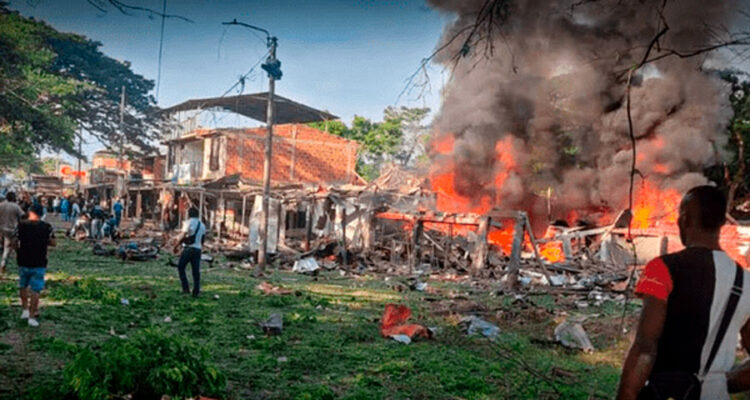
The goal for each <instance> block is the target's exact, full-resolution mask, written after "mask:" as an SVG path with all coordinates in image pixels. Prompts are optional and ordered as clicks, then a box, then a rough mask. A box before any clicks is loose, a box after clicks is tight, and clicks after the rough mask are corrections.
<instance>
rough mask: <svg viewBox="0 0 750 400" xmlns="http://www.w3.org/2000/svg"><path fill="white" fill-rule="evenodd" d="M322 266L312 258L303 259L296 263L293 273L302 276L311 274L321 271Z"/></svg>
mask: <svg viewBox="0 0 750 400" xmlns="http://www.w3.org/2000/svg"><path fill="white" fill-rule="evenodd" d="M319 269H320V266H319V265H318V262H317V261H315V259H314V258H312V257H307V258H303V259H301V260H297V261H295V262H294V267H292V271H293V272H299V273H301V274H311V273H314V272H315V271H317V270H319Z"/></svg>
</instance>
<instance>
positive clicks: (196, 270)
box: [175, 207, 206, 297]
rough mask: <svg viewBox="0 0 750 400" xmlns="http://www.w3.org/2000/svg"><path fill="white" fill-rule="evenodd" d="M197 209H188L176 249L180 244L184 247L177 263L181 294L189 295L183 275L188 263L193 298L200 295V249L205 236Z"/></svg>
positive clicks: (187, 285)
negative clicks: (191, 277)
mask: <svg viewBox="0 0 750 400" xmlns="http://www.w3.org/2000/svg"><path fill="white" fill-rule="evenodd" d="M198 215H199V213H198V209H197V208H195V207H190V209H189V210H188V220H187V221H185V223H184V224H183V227H182V233H181V234H180V236H179V237H178V239H177V245H176V246H175V250H177V247H178V246H179V245H180V244H182V245H183V246H184V248H183V250H182V254H181V255H180V261H179V262H178V263H177V271H178V272H179V274H180V283H181V284H182V292H183V293H185V294H188V293H190V285H189V284H188V280H187V275H186V274H185V268H186V267H187V264H188V263H190V266H191V267H192V272H193V297H198V295H199V294H200V287H201V286H200V281H201V270H200V266H201V247H202V244H203V238H204V237H205V236H206V225H205V224H204V223H202V222H201V221H200V219H199V218H198Z"/></svg>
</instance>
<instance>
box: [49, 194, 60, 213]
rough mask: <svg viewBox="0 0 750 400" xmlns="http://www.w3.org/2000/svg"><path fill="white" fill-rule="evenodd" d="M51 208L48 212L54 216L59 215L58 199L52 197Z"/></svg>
mask: <svg viewBox="0 0 750 400" xmlns="http://www.w3.org/2000/svg"><path fill="white" fill-rule="evenodd" d="M51 206H52V209H51V210H50V211H52V213H53V214H55V215H57V214H59V213H60V198H59V197H57V196H55V197H53V198H52V204H51Z"/></svg>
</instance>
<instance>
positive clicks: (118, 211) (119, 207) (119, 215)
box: [112, 197, 123, 228]
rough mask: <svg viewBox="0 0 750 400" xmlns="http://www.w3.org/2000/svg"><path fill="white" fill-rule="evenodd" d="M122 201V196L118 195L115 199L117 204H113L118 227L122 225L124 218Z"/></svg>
mask: <svg viewBox="0 0 750 400" xmlns="http://www.w3.org/2000/svg"><path fill="white" fill-rule="evenodd" d="M122 208H123V207H122V203H121V202H120V198H119V197H118V198H117V200H116V201H115V204H114V205H113V206H112V211H114V212H115V221H116V225H115V226H117V227H118V228H119V227H120V220H121V219H122Z"/></svg>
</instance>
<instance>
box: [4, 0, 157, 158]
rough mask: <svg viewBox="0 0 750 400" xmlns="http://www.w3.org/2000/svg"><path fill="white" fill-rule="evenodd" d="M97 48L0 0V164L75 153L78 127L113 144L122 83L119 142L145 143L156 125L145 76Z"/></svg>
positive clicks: (116, 136) (143, 146) (145, 148)
mask: <svg viewBox="0 0 750 400" xmlns="http://www.w3.org/2000/svg"><path fill="white" fill-rule="evenodd" d="M99 47H101V44H100V43H98V42H93V41H91V40H89V39H86V38H85V37H83V36H81V35H77V34H70V33H61V32H58V31H56V30H55V29H53V28H52V27H50V26H49V25H47V24H45V23H43V22H39V21H36V20H34V19H31V18H25V17H23V16H21V15H20V14H19V13H17V12H14V11H11V10H9V9H8V8H7V3H5V2H2V1H0V167H5V168H8V167H15V166H20V165H24V164H28V163H30V162H31V160H32V159H33V158H34V157H35V155H36V154H38V153H39V152H40V151H42V150H50V151H60V150H62V151H65V152H67V153H69V154H72V155H77V152H76V150H75V146H74V138H75V131H76V129H77V128H78V127H82V128H84V129H86V130H87V131H88V132H89V133H90V134H92V135H93V136H94V137H96V138H97V139H99V140H100V141H101V142H102V143H104V144H105V145H106V146H108V147H116V146H117V144H118V143H119V136H120V135H119V128H118V125H119V97H120V96H119V95H120V88H121V87H122V86H125V91H126V95H127V103H128V107H127V112H126V115H125V120H124V122H125V124H124V132H125V134H126V138H127V139H126V140H127V141H128V142H129V143H130V144H133V145H134V146H135V147H136V148H137V149H138V150H142V151H148V150H151V149H152V145H151V143H152V140H153V139H155V138H157V132H156V129H155V128H156V126H157V124H158V120H157V119H156V117H154V115H155V113H153V111H154V103H155V102H154V100H153V98H152V97H151V96H149V95H148V92H149V91H150V90H151V89H152V88H153V82H152V81H150V80H147V79H145V78H143V77H142V76H140V75H137V74H135V73H133V72H132V71H131V70H130V65H129V64H128V63H126V62H120V61H117V60H114V59H112V58H109V57H107V56H105V55H104V54H102V53H101V51H100V50H99Z"/></svg>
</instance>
